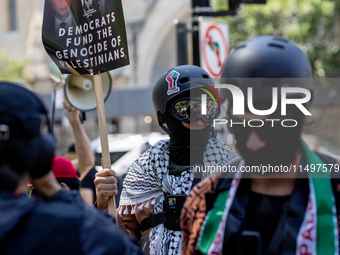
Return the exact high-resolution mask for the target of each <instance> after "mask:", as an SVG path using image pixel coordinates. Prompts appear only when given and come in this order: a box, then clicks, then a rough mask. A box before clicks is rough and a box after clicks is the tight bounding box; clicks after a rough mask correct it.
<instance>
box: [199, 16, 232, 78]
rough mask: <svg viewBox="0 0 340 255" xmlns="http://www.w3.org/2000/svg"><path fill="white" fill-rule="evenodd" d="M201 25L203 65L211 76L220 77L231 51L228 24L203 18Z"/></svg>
mask: <svg viewBox="0 0 340 255" xmlns="http://www.w3.org/2000/svg"><path fill="white" fill-rule="evenodd" d="M199 27H200V30H199V34H200V56H201V59H200V60H201V61H200V62H201V67H202V68H203V69H204V70H206V71H207V72H208V73H209V74H210V75H211V77H213V78H218V77H220V75H221V72H222V67H223V64H224V61H225V60H226V58H227V56H228V52H229V46H228V39H229V38H228V24H227V23H226V22H220V21H215V20H213V19H203V20H202V21H200V24H199Z"/></svg>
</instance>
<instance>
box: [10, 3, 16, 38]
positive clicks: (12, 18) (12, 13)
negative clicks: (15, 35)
mask: <svg viewBox="0 0 340 255" xmlns="http://www.w3.org/2000/svg"><path fill="white" fill-rule="evenodd" d="M8 2H9V4H8V7H9V30H10V31H15V30H17V9H16V0H8Z"/></svg>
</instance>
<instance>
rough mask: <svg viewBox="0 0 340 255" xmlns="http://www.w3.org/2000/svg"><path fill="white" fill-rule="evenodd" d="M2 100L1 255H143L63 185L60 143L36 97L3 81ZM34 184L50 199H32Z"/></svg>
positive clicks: (108, 219)
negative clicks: (57, 156) (57, 160)
mask: <svg viewBox="0 0 340 255" xmlns="http://www.w3.org/2000/svg"><path fill="white" fill-rule="evenodd" d="M0 102H1V104H0V215H1V217H0V254H37V255H38V254H52V255H54V254H96V255H97V254H126V255H132V254H134V255H141V254H142V253H141V250H140V248H139V247H138V246H137V245H136V244H135V243H134V242H133V241H132V239H130V238H129V237H128V236H126V235H125V234H123V233H122V231H121V230H120V229H119V228H118V227H117V225H116V224H115V221H114V219H113V218H112V217H110V216H108V215H105V214H103V213H101V212H100V211H99V210H96V209H94V208H91V207H90V206H88V205H86V204H85V203H84V202H83V201H82V199H81V197H80V196H79V193H78V192H76V191H67V190H65V189H62V188H61V186H60V185H59V183H58V182H57V180H56V178H55V177H54V174H53V172H52V171H50V169H51V164H52V159H53V157H54V153H55V148H56V141H55V139H54V136H53V133H52V129H51V125H50V123H49V119H48V115H47V110H46V108H45V106H44V105H43V103H42V101H41V100H40V99H39V98H38V97H37V96H36V94H34V93H33V92H31V91H29V90H27V89H25V88H23V87H21V86H19V85H16V84H13V83H9V82H0ZM44 126H47V127H48V132H44V131H43V130H44V129H43V127H44ZM28 183H32V184H33V185H34V187H35V189H36V190H37V191H38V192H39V193H40V194H41V195H42V196H44V198H45V201H40V200H39V201H37V200H35V199H33V198H29V197H27V195H26V194H27V191H28V186H27V184H28Z"/></svg>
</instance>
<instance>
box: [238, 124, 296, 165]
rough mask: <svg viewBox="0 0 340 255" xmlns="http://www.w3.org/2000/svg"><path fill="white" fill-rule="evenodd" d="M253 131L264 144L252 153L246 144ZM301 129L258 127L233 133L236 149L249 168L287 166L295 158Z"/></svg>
mask: <svg viewBox="0 0 340 255" xmlns="http://www.w3.org/2000/svg"><path fill="white" fill-rule="evenodd" d="M252 130H254V131H255V132H256V133H257V135H258V136H259V137H260V139H261V140H262V141H264V142H265V143H266V144H265V146H264V147H263V148H261V149H259V150H257V151H253V150H250V149H248V148H247V146H246V144H247V141H248V138H249V135H250V133H251V131H252ZM300 133H301V127H299V126H297V127H294V128H284V127H258V128H249V127H242V128H237V129H236V130H235V132H234V135H235V139H236V141H237V143H236V148H237V150H238V151H239V152H240V153H241V155H242V157H243V158H244V160H245V162H246V164H247V165H249V166H260V165H262V166H263V165H265V166H268V165H271V166H280V165H282V166H289V165H290V164H291V163H292V162H293V160H294V159H295V157H296V152H297V151H298V149H299V147H300Z"/></svg>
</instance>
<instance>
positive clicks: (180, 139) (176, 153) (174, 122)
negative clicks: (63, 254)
mask: <svg viewBox="0 0 340 255" xmlns="http://www.w3.org/2000/svg"><path fill="white" fill-rule="evenodd" d="M165 122H166V124H167V127H168V129H169V131H170V134H169V136H170V160H171V161H172V162H173V163H175V164H177V165H179V166H189V165H194V164H197V163H202V162H203V152H204V150H205V147H206V145H207V142H208V139H209V137H210V133H211V131H212V128H211V127H210V126H208V127H206V128H204V129H202V130H190V129H188V128H186V127H184V126H183V124H182V122H181V121H179V120H178V119H176V118H174V117H173V116H171V115H169V114H166V115H165Z"/></svg>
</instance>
